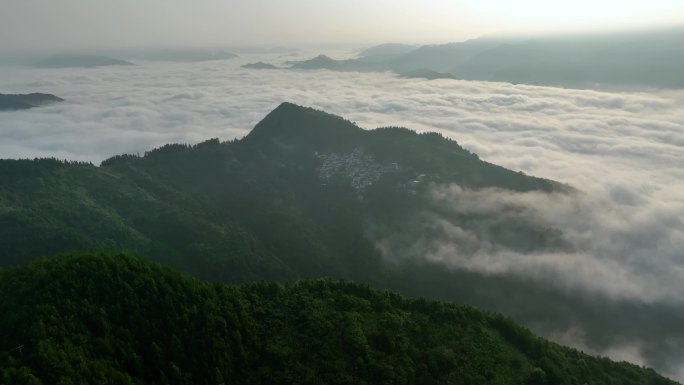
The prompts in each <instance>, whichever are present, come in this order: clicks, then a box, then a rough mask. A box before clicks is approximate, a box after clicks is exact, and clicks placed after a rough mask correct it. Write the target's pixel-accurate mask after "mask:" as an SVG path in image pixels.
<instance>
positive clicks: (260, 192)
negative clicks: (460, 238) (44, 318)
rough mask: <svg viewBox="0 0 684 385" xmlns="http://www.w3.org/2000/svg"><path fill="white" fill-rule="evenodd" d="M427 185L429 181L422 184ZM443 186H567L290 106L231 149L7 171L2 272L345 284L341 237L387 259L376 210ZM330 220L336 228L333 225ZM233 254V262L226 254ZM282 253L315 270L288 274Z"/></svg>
mask: <svg viewBox="0 0 684 385" xmlns="http://www.w3.org/2000/svg"><path fill="white" fill-rule="evenodd" d="M419 177H420V178H422V179H421V181H420V183H411V182H414V181H416V179H417V178H419ZM431 180H432V181H439V182H442V183H449V182H454V183H459V184H467V185H472V186H477V187H480V186H499V187H502V188H510V189H516V190H523V191H524V190H529V189H541V190H547V191H550V190H553V189H562V188H565V187H564V186H562V185H560V184H557V183H555V182H551V181H548V180H543V179H538V178H533V177H529V176H526V175H522V174H519V173H516V172H512V171H509V170H506V169H504V168H501V167H498V166H495V165H491V164H489V163H486V162H483V161H481V160H479V159H478V158H477V156H475V155H473V154H471V153H470V152H468V151H466V150H464V149H463V148H461V147H460V146H458V145H457V144H456V143H455V142H453V141H451V140H448V139H445V138H443V137H441V136H439V135H437V134H416V133H415V132H412V131H409V130H406V129H398V128H387V129H378V130H374V131H365V130H362V129H360V128H359V127H357V126H355V125H354V124H352V123H350V122H348V121H346V120H344V119H342V118H340V117H336V116H333V115H329V114H326V113H323V112H320V111H315V110H312V109H307V108H304V107H299V106H295V105H292V104H288V103H285V104H283V105H281V106H280V107H278V108H277V109H275V110H274V111H273V112H272V113H270V114H269V115H268V116H267V117H266V118H264V120H263V121H262V122H260V123H259V124H258V125H257V126H256V127H255V128H254V130H253V131H252V132H251V133H250V134H249V135H248V136H247V137H246V138H244V139H242V140H238V141H234V142H230V143H220V142H219V141H218V140H210V141H207V142H204V143H201V144H198V145H196V146H186V145H177V144H174V145H167V146H163V147H161V148H158V149H155V150H152V151H150V152H148V153H147V154H145V156H143V157H138V156H131V155H122V156H116V157H113V158H110V159H108V160H106V161H104V162H103V163H102V165H101V166H100V167H95V166H92V165H89V164H83V163H69V162H61V161H57V160H49V159H44V160H33V161H31V160H4V161H0V182H2V183H1V184H0V191H2V195H0V207H2V208H3V210H2V211H0V223H2V224H3V226H2V227H1V230H0V250H2V252H1V253H0V264H9V263H16V262H19V261H21V260H24V259H26V258H34V257H36V256H38V255H41V254H43V255H50V254H53V253H55V252H59V251H63V250H70V249H78V248H81V249H82V248H110V249H123V250H134V251H140V252H143V253H145V254H149V255H152V256H153V257H159V258H173V262H174V263H176V264H177V265H180V266H181V267H185V268H188V269H189V270H191V271H195V272H198V273H199V271H197V270H196V269H197V268H198V265H201V261H202V260H203V259H207V258H213V257H217V259H216V260H213V261H211V262H210V261H206V262H207V263H209V264H219V265H220V264H221V263H228V264H229V265H230V264H231V263H238V264H239V266H232V265H231V266H232V267H231V268H228V266H223V267H220V266H213V267H209V266H207V267H206V268H202V269H203V270H204V272H203V273H200V275H201V276H204V275H205V274H208V275H209V277H207V278H214V279H220V280H225V279H226V277H225V276H223V275H222V274H231V273H230V272H231V271H238V272H239V273H237V274H236V276H235V277H233V278H230V279H228V280H229V281H233V279H237V277H242V279H246V280H249V279H255V278H256V279H259V278H272V275H271V274H275V275H276V276H280V277H284V278H293V277H304V276H320V275H322V274H323V275H333V276H338V275H340V273H341V272H342V271H343V270H349V267H343V265H345V264H346V263H347V261H345V259H346V258H348V255H349V254H350V252H349V251H347V250H340V247H339V245H331V244H330V242H338V241H339V240H337V239H334V238H335V237H337V235H336V233H338V232H339V231H338V230H343V232H344V233H345V234H346V235H345V236H347V237H351V238H353V239H354V242H353V244H358V243H359V242H361V243H362V245H359V247H362V249H363V250H360V251H362V252H363V254H365V255H369V256H371V257H372V256H373V255H376V252H375V251H374V248H373V246H372V245H371V244H370V243H369V242H368V241H364V236H363V227H364V226H363V221H364V220H365V219H366V218H367V217H368V215H367V214H368V212H369V210H370V212H371V214H376V213H377V214H380V215H394V214H393V211H394V210H392V209H393V208H396V209H400V210H401V211H406V212H410V211H411V210H410V208H411V206H410V205H412V204H420V199H419V198H420V194H419V191H418V190H420V189H422V188H427V186H428V184H429V182H430V181H431ZM333 202H336V203H333ZM392 202H394V203H392ZM412 202H413V203H412ZM388 204H394V205H395V207H387V205H388ZM336 205H339V207H335V206H336ZM407 205H408V206H407ZM399 206H401V207H399ZM399 214H401V213H399ZM344 217H346V220H345V219H344ZM325 220H329V221H330V223H328V224H327V225H326V226H330V227H331V228H329V229H328V228H327V227H326V226H323V227H321V224H322V223H321V221H325ZM342 223H344V225H343V224H342ZM340 227H343V228H340ZM333 228H334V230H333ZM295 229H296V230H295ZM328 230H330V232H328ZM352 234H353V235H352ZM347 246H349V244H347ZM228 249H231V250H232V251H231V253H230V254H231V255H230V257H227V256H226V257H225V258H228V259H229V260H224V257H218V256H219V255H226V254H227V251H226V250H228ZM238 250H239V251H238ZM333 254H337V255H336V257H335V258H331V255H333ZM276 255H277V256H276ZM284 255H291V256H292V258H294V259H295V260H296V259H300V258H302V259H303V260H301V261H295V260H289V261H288V262H286V263H283V258H285V257H284ZM295 255H296V257H295ZM376 258H377V257H376ZM219 261H222V262H219ZM266 261H269V262H268V263H266ZM292 263H294V264H295V266H291V265H292ZM247 265H253V266H251V267H247ZM316 266H318V267H316ZM324 266H325V267H324ZM271 268H272V269H271ZM263 269H266V270H268V271H271V270H272V273H266V272H265V271H263ZM252 270H255V271H254V273H253V274H252V273H248V274H245V272H246V271H252ZM257 270H258V272H257ZM264 274H265V275H264Z"/></svg>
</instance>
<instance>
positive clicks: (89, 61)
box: [34, 54, 134, 68]
mask: <svg viewBox="0 0 684 385" xmlns="http://www.w3.org/2000/svg"><path fill="white" fill-rule="evenodd" d="M131 65H134V64H133V63H130V62H127V61H125V60H119V59H114V58H111V57H108V56H99V55H71V54H64V55H55V56H50V57H48V58H45V59H43V60H40V61H38V62H36V63H34V66H35V67H39V68H95V67H105V66H131Z"/></svg>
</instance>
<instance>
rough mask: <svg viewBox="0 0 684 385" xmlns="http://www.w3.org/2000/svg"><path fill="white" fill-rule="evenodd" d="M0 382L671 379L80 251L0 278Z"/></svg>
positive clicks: (442, 311) (269, 287)
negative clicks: (0, 331)
mask: <svg viewBox="0 0 684 385" xmlns="http://www.w3.org/2000/svg"><path fill="white" fill-rule="evenodd" d="M0 314H1V315H2V316H1V317H0V330H2V333H0V384H6V385H10V384H11V385H16V384H41V383H42V384H172V385H173V384H211V385H218V384H267V383H281V384H290V383H291V384H295V383H299V384H468V385H472V384H674V383H673V382H671V381H669V380H667V379H665V378H663V377H660V376H659V375H657V374H656V373H655V372H653V371H652V370H646V369H641V368H639V367H636V366H634V365H630V364H624V363H623V364H617V363H613V362H611V361H609V360H607V359H598V358H593V357H590V356H587V355H585V354H582V353H580V352H577V351H575V350H571V349H568V348H564V347H561V346H558V345H556V344H553V343H550V342H547V341H545V340H542V339H540V338H538V337H535V336H533V335H532V334H531V333H530V332H528V331H526V330H524V329H522V328H520V327H518V326H516V325H515V324H513V323H512V322H511V321H510V320H508V319H506V318H504V317H502V316H498V315H493V314H490V313H486V312H483V311H480V310H477V309H474V308H470V307H465V306H458V305H454V304H450V303H443V302H435V301H427V300H423V299H414V300H412V299H406V298H403V297H401V296H399V295H397V294H392V293H389V292H385V291H375V290H371V289H369V288H368V287H367V286H364V285H358V284H352V283H345V282H335V281H327V280H314V281H304V282H300V283H294V284H288V285H282V284H277V283H255V284H249V285H245V286H226V285H219V284H209V283H203V282H200V281H198V280H196V279H193V278H190V277H188V276H184V275H181V274H179V273H177V272H175V271H173V270H171V269H169V268H166V267H162V266H160V265H157V264H154V263H152V262H149V261H147V260H145V259H142V258H137V257H132V256H129V255H124V254H117V255H115V254H110V255H106V254H99V253H84V254H72V255H62V256H59V257H56V258H51V259H43V260H40V261H37V262H34V263H31V264H28V265H24V266H21V267H18V268H9V269H5V270H4V271H2V272H0Z"/></svg>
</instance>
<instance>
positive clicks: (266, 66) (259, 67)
mask: <svg viewBox="0 0 684 385" xmlns="http://www.w3.org/2000/svg"><path fill="white" fill-rule="evenodd" d="M242 68H248V69H257V70H273V69H278V68H279V67H277V66H274V65H273V64H270V63H264V62H262V61H260V62H256V63H249V64H245V65H243V66H242Z"/></svg>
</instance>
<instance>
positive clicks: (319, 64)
mask: <svg viewBox="0 0 684 385" xmlns="http://www.w3.org/2000/svg"><path fill="white" fill-rule="evenodd" d="M291 68H292V69H306V70H318V69H340V68H342V64H341V63H340V62H339V61H337V60H334V59H332V58H330V57H329V56H325V55H318V56H316V57H315V58H313V59H309V60H305V61H301V62H295V63H294V64H293V65H292V67H291Z"/></svg>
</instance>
